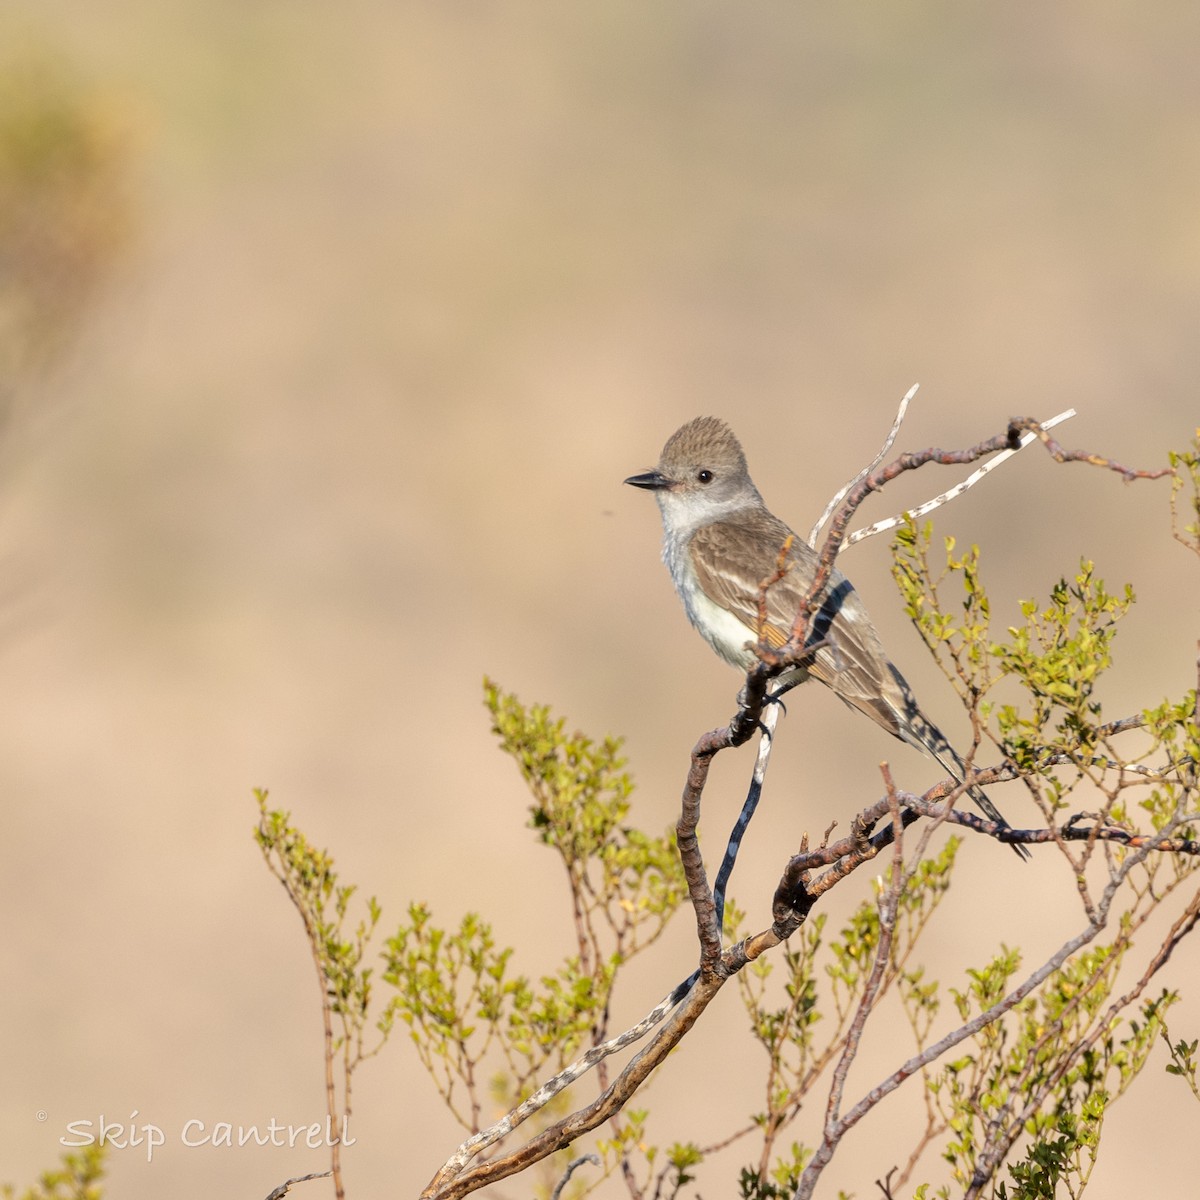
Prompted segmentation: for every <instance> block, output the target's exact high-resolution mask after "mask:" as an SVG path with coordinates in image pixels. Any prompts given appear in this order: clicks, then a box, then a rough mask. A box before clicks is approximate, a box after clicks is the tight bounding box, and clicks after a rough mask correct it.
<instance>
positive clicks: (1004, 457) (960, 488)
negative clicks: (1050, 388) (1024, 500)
mask: <svg viewBox="0 0 1200 1200" xmlns="http://www.w3.org/2000/svg"><path fill="white" fill-rule="evenodd" d="M1075 415H1076V413H1075V410H1074V409H1073V408H1068V409H1066V410H1065V411H1063V412H1060V413H1059V414H1058V416H1056V417H1051V418H1050V419H1049V420H1047V421H1043V422H1042V428H1043V429H1053V428H1054V426H1055V425H1061V424H1062V423H1063V422H1064V421H1069V420H1070V419H1071V418H1072V417H1073V416H1075ZM1036 437H1037V434H1035V433H1023V434H1022V435H1021V440H1020V445H1018V446H1017V447H1016V448H1015V449H1012V448H1010V449H1008V450H1001V451H1000V453H999V454H996V455H995V456H994V457H992V458H989V459H988V461H987V462H985V463H984V464H983V466H981V467H979V468H978V469H977V470H975V471H972V472H971V474H970V475H968V476H967V477H966V479H964V480H962V482H961V483H956V484H955V485H954V487H952V488H949V489H948V490H947V491H944V492H942V494H941V495H940V496H934V498H933V499H932V500H926V501H925V503H924V504H918V505H917V507H916V508H914V509H911V510H910V511H909V512H908V516H910V517H912V518H913V519H914V520H915V519H916V518H918V517H923V516H924V515H925V514H926V513H930V512H933V510H934V509H935V508H940V507H941V506H942V505H943V504H948V503H949V502H950V501H951V500H956V499H957V498H958V497H959V496H961V495H962V494H963V493H964V492H966V491H968V490H969V489H970V488H973V487H974V486H975V485H976V484H977V483H979V481H980V480H981V479H983V478H984V477H985V476H986V475H988V474H989V473H990V472H992V471H994V470H995V469H996V468H997V467H999V466H1000V465H1001V464H1003V463H1005V462H1007V461H1008V460H1009V459H1010V458H1012V456H1013V455H1014V454H1019V453H1020V452H1021V451H1022V450H1024V449H1025V447H1026V446H1028V445H1029V443H1030V442H1032V441H1033V440H1034V439H1035V438H1036ZM860 478H861V476H860ZM843 494H844V493H843ZM903 520H904V514H903V513H899V514H897V515H896V516H892V517H885V518H884V519H883V520H881V521H876V522H875V523H874V524H872V525H865V526H863V528H861V529H856V530H855V531H854V532H853V533H850V534H847V535H846V543H845V544H846V546H853V545H854V543H855V542H861V541H863V540H864V539H865V538H869V537H874V536H875V535H876V534H877V533H886V532H887V531H888V530H889V529H895V528H896V526H897V525H899V524H900V523H901V522H902V521H903Z"/></svg>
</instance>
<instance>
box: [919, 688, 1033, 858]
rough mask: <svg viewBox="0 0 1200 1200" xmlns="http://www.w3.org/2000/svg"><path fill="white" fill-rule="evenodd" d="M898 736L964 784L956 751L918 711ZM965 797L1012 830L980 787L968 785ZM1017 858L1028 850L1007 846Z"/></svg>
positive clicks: (964, 773) (963, 771)
mask: <svg viewBox="0 0 1200 1200" xmlns="http://www.w3.org/2000/svg"><path fill="white" fill-rule="evenodd" d="M900 736H901V737H902V738H903V739H904V740H905V741H906V742H908V744H909V745H910V746H912V747H914V748H915V749H917V750H923V751H924V752H925V753H926V754H928V755H929V756H930V757H931V758H932V759H934V761H936V762H937V763H938V764H939V765H940V766H941V767H942V769H943V770H945V771H947V772H948V773H949V774H950V775H951V776H953V777H954V778H955V779H957V780H958V782H959V783H966V780H967V765H966V763H964V762H963V760H962V759H961V758H960V757H959V756H958V752H957V751H956V750H955V749H954V747H953V746H951V745H950V743H949V742H948V741H947V740H946V735H945V734H943V733H942V731H941V730H940V729H939V728H938V727H937V726H936V725H935V724H934V723H933V722H932V721H931V720H930V719H929V718H928V717H927V716H925V714H924V713H923V712H921V710H920V709H916V708H914V709H913V710H912V711H910V712H909V713H907V714H906V715H905V718H904V719H903V720H902V721H901V722H900ZM967 795H968V796H970V797H971V800H972V801H973V802H974V804H975V806H976V808H978V809H979V811H980V812H982V813H983V815H984V816H985V817H987V819H988V820H989V821H994V822H995V823H996V824H997V825H998V826H999V827H1000V828H1001V829H1011V828H1012V826H1011V825H1009V823H1008V822H1007V821H1006V820H1005V819H1004V817H1003V816H1001V814H1000V810H999V809H998V808H997V807H996V806H995V804H993V803H992V801H991V800H990V799H989V798H988V796H987V794H986V793H985V792H984V790H983V789H982V788H980V787H975V786H973V785H972V786H970V787H968V788H967ZM1009 844H1010V845H1011V846H1012V848H1013V850H1014V851H1016V853H1017V856H1018V857H1019V858H1024V859H1027V858H1029V851H1028V850H1026V849H1025V847H1024V846H1019V845H1017V843H1016V842H1010V843H1009Z"/></svg>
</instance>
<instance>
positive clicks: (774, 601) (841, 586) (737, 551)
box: [689, 520, 903, 735]
mask: <svg viewBox="0 0 1200 1200" xmlns="http://www.w3.org/2000/svg"><path fill="white" fill-rule="evenodd" d="M790 532H791V531H790V530H789V529H788V528H787V526H785V525H784V524H783V523H782V522H781V521H774V520H773V521H771V522H770V523H767V522H764V521H761V520H758V521H755V522H753V523H751V522H745V523H743V522H739V521H736V520H724V521H720V522H718V523H716V524H714V525H708V526H705V527H704V528H702V529H699V530H697V531H696V532H695V533H694V534H693V536H692V540H691V544H690V547H689V548H690V550H691V556H692V565H693V567H694V568H695V572H696V581H697V582H698V583H699V585H700V587H701V589H702V590H703V591H704V594H705V595H706V596H707V597H708V598H709V599H710V600H711V601H712V602H713V603H714V604H717V605H720V607H722V608H724V609H726V610H728V611H729V612H731V613H732V614H733V615H734V616H736V617H737V618H738V620H739V621H741V622H742V624H743V625H745V626H746V628H747V631H748V637H753V636H754V635H755V634H758V633H760V632H761V636H762V637H763V638H764V639H765V641H766V643H767V645H768V646H770V647H771V648H772V649H779V648H780V647H782V646H783V645H784V644H785V643H786V642H787V640H788V637H789V636H790V634H791V631H792V624H793V622H794V621H795V619H796V613H797V612H798V611H799V609H800V605H801V604H802V603H803V602H804V599H805V597H806V596H807V594H808V590H809V588H810V587H811V586H812V581H813V578H814V576H815V574H816V565H817V556H816V554H815V552H814V551H813V550H812V548H811V547H810V546H809V545H808V544H807V543H806V542H803V541H800V540H799V539H794V540H793V542H792V545H791V547H790V549H789V551H788V555H787V559H786V563H787V568H788V569H787V573H786V574H785V575H783V577H782V578H780V579H778V580H776V581H775V582H774V583H771V584H770V586H769V587H768V588H767V590H766V623H765V625H763V627H762V629H761V631H760V630H759V623H760V609H759V600H760V596H761V595H762V590H763V584H764V583H766V582H767V581H768V580H769V579H771V577H772V576H773V575H774V574H775V573H776V569H777V566H778V563H779V555H780V551H781V550H782V549H783V546H784V543H785V540H786V539H787V537H788V536H789V534H790ZM807 640H808V642H809V643H810V644H812V643H817V642H821V643H824V645H822V647H821V649H819V650H817V652H816V653H815V654H814V656H813V658H812V660H811V661H810V662H809V663H808V664H806V670H807V671H808V673H809V674H810V675H813V676H815V677H816V678H817V679H819V680H820V681H821V682H822V683H824V684H826V685H828V686H829V687H830V688H832V689H833V690H834V691H835V692H836V693H837V694H838V695H839V696H840V697H841V698H842V700H844V701H845V702H846V703H847V704H849V705H850V706H851V707H852V708H856V709H858V710H859V711H860V712H863V713H865V714H866V715H867V716H869V717H870V718H871V719H872V720H873V721H876V722H877V723H878V724H879V725H881V726H882V727H883V728H884V729H886V730H887V731H888V732H889V733H891V734H894V735H898V730H899V721H898V716H899V715H900V713H902V712H903V694H902V692H901V690H900V688H899V686H898V685H897V682H896V679H895V672H894V669H893V668H892V667H891V664H890V663H889V662H888V658H887V655H886V653H885V652H884V650H883V647H882V645H881V644H880V642H879V637H878V635H877V634H876V632H875V627H874V626H873V625H872V624H871V618H870V616H869V615H868V614H867V611H866V609H865V608H864V606H863V604H862V601H861V600H859V598H858V595H857V593H856V592H855V591H854V588H853V587H852V586H851V584H850V582H849V580H847V579H846V578H845V577H844V576H843V575H842V574H841V572H839V571H835V572H833V574H832V575H831V577H830V582H829V585H828V587H827V589H826V593H825V597H824V600H823V603H822V605H821V607H820V609H818V610H817V612H816V613H815V614H814V616H813V620H812V622H811V624H810V627H809V631H808V638H807ZM897 706H899V707H897Z"/></svg>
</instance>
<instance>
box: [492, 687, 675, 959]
mask: <svg viewBox="0 0 1200 1200" xmlns="http://www.w3.org/2000/svg"><path fill="white" fill-rule="evenodd" d="M484 703H485V704H486V706H487V709H488V712H489V713H490V714H491V717H492V731H493V732H494V733H495V734H496V736H497V737H498V738H499V739H500V746H501V749H503V750H504V752H505V753H506V754H508V755H509V756H510V757H511V758H512V759H513V761H514V762H515V763H516V764H517V767H518V768H519V770H520V772H521V776H522V778H523V779H524V780H525V783H526V785H527V786H528V788H529V791H530V794H531V795H532V797H533V803H532V804H531V805H530V809H529V813H530V817H529V823H530V826H531V827H532V828H533V829H534V830H536V831H537V834H538V836H539V837H540V838H541V840H542V842H543V843H544V844H545V845H547V846H549V847H550V848H551V849H553V850H554V851H555V852H556V853H557V854H558V856H559V859H560V860H561V862H562V864H563V867H564V868H565V869H566V872H567V878H568V884H569V886H570V889H571V893H572V899H573V900H574V901H575V903H576V906H577V908H581V909H582V911H583V914H584V919H585V921H587V922H588V923H589V931H588V937H587V940H588V941H589V942H592V943H594V945H593V947H592V948H594V949H598V948H599V944H598V941H597V939H596V937H595V932H596V931H595V929H594V923H595V922H602V923H603V924H604V925H605V926H606V927H607V929H608V932H609V934H610V936H611V938H612V939H613V950H614V951H615V953H616V956H617V959H618V961H619V960H620V958H621V957H623V956H627V955H629V954H631V953H634V952H635V951H637V950H639V949H643V948H644V947H645V946H646V945H648V944H649V943H650V942H652V941H653V940H654V939H655V938H656V937H657V936H658V935H659V934H660V933H661V932H662V930H663V928H664V926H665V925H666V922H667V921H668V920H669V919H670V917H671V915H672V914H673V913H674V912H675V910H676V909H677V908H678V907H679V905H680V903H681V902H682V900H683V898H684V895H685V887H684V881H683V871H682V868H681V867H680V863H679V854H678V852H677V850H676V848H675V838H674V834H673V832H668V833H666V834H664V835H662V836H658V837H655V836H651V835H649V834H646V833H644V832H642V831H641V830H639V829H636V828H634V827H632V826H630V825H629V824H628V823H627V821H626V818H627V816H628V814H629V796H630V793H631V792H632V791H633V783H632V781H631V779H630V777H629V775H628V774H627V773H626V772H625V771H624V770H623V768H624V766H625V759H624V758H623V757H621V745H622V740H621V739H620V738H613V737H606V738H604V739H603V740H602V741H599V742H596V741H593V740H592V739H591V738H589V737H587V736H586V735H585V734H582V733H579V732H575V733H571V734H568V733H567V732H566V722H565V720H563V719H562V718H557V719H556V718H555V717H554V716H553V714H552V713H551V711H550V709H549V708H548V707H546V706H545V705H540V704H533V705H524V704H522V703H521V701H520V700H519V699H518V698H517V697H516V696H514V695H512V694H508V693H505V692H503V691H502V690H501V689H500V688H499V687H498V686H497V685H496V684H495V683H493V682H492V681H491V680H484ZM585 957H586V952H585Z"/></svg>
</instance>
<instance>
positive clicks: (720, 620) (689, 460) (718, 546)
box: [625, 417, 1029, 858]
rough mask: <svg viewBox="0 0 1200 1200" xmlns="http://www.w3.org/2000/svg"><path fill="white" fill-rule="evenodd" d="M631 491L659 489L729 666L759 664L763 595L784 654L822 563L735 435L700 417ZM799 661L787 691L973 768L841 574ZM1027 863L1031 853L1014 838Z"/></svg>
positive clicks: (677, 561)
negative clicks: (824, 697)
mask: <svg viewBox="0 0 1200 1200" xmlns="http://www.w3.org/2000/svg"><path fill="white" fill-rule="evenodd" d="M625 482H626V483H627V484H630V485H632V486H633V487H637V488H644V489H645V490H647V491H651V492H653V493H654V495H655V498H656V499H657V501H658V507H659V510H660V513H661V516H662V523H663V561H664V562H665V563H666V565H667V569H668V570H669V571H670V573H671V579H672V581H673V582H674V584H675V590H676V591H677V592H678V593H679V597H680V599H681V600H682V601H683V606H684V608H685V609H686V611H687V615H688V618H689V620H690V621H691V623H692V624H693V625H694V626H695V627H696V629H697V630H698V631H699V632H700V634H701V636H702V637H703V638H704V640H705V641H707V642H708V644H709V645H710V646H711V647H712V648H713V649H714V650H715V651H716V652H717V654H719V655H720V656H721V657H722V658H723V659H725V660H726V662H729V663H732V664H733V665H734V666H735V667H738V668H740V669H741V670H743V671H746V670H748V669H749V668H751V667H753V666H754V665H755V663H756V662H757V661H758V658H757V655H756V654H755V652H754V649H753V646H754V644H755V643H756V642H757V641H758V637H759V632H758V626H759V601H760V598H761V596H762V594H763V593H762V585H763V581H764V580H766V579H768V578H770V577H772V576H775V575H778V574H779V572H780V569H781V568H783V573H782V575H781V576H780V577H779V578H778V579H777V580H776V582H774V583H773V584H772V585H771V586H770V587H769V588H767V591H766V598H765V599H766V623H765V625H764V626H763V627H762V636H763V638H764V639H765V641H766V643H767V645H768V646H770V647H772V648H774V649H778V648H780V647H782V646H783V645H784V643H786V642H787V640H788V638H789V636H790V634H791V630H792V625H793V622H794V621H795V619H796V614H797V612H798V611H799V608H800V606H801V604H803V603H804V601H805V599H806V597H807V595H808V592H809V590H810V589H811V587H812V583H813V580H814V579H815V577H816V572H817V568H818V562H819V557H818V555H817V553H816V551H814V550H813V549H812V547H811V546H809V544H808V543H807V542H806V541H805V540H804V539H803V538H801V537H798V536H797V535H796V534H794V533H793V532H792V530H791V529H790V528H789V527H788V526H787V525H786V524H785V523H784V522H783V521H781V520H780V519H779V518H778V517H777V516H775V515H774V513H772V512H771V511H770V509H768V508H767V506H766V504H765V503H764V501H763V498H762V496H761V494H760V493H759V490H758V488H757V487H755V485H754V481H753V480H752V479H751V478H750V471H749V468H748V466H747V464H746V456H745V454H744V452H743V451H742V446H741V443H740V442H739V441H738V439H737V437H736V436H735V435H734V433H733V430H731V429H730V428H729V426H728V425H726V424H725V422H724V421H722V420H720V419H719V418H717V417H697V418H695V419H694V420H692V421H689V422H688V423H687V424H686V425H683V426H682V427H681V428H679V429H677V430H676V431H675V433H673V434H672V435H671V437H670V438H668V439H667V443H666V445H665V446H664V447H663V450H662V456H661V457H660V458H659V461H658V466H657V467H655V468H654V469H653V470H650V471H646V472H643V473H642V474H640V475H631V476H630V477H629V478H628V479H626V480H625ZM806 645H809V646H813V647H814V648H815V649H814V652H813V654H812V656H811V658H810V659H808V660H807V661H806V662H805V664H804V665H803V666H794V667H790V668H787V669H786V670H785V671H784V672H783V673H782V674H781V676H780V681H781V684H782V685H783V687H785V688H786V687H791V686H794V685H795V684H798V683H802V682H804V681H805V680H807V679H809V678H813V679H816V680H818V681H819V682H821V683H823V684H825V685H826V686H827V687H829V688H831V689H832V690H833V692H834V693H835V694H836V695H837V696H838V697H839V698H840V699H841V700H842V701H844V702H845V703H846V704H848V705H849V706H850V707H851V708H853V709H855V710H857V711H858V712H861V713H863V714H865V715H866V716H868V717H870V718H871V720H873V721H874V722H875V723H876V724H877V725H879V726H880V727H881V728H883V729H885V730H887V732H888V733H890V734H891V735H892V736H893V737H896V738H899V739H900V740H901V741H903V742H907V743H908V744H909V745H910V746H912V747H914V748H915V749H917V750H920V751H922V752H923V753H925V754H927V755H929V757H930V758H932V759H933V760H934V761H935V762H937V763H939V764H940V765H941V767H942V768H943V769H944V770H945V771H947V772H948V773H949V774H950V775H951V776H953V778H954V779H956V780H957V781H958V782H959V783H960V784H961V783H963V782H965V779H966V765H965V764H964V763H963V760H962V759H961V758H960V757H959V755H958V754H957V753H956V752H955V750H954V748H953V747H952V746H951V745H950V743H949V741H948V740H947V739H946V736H945V735H944V734H943V733H942V732H941V730H940V729H938V727H937V726H936V725H935V724H934V723H933V722H932V721H931V720H930V719H929V718H928V717H927V716H925V714H924V713H923V712H922V711H921V709H920V707H919V706H918V704H917V701H916V698H915V697H914V695H913V691H912V688H911V687H910V686H909V684H908V682H907V681H906V680H905V678H904V676H903V675H901V674H900V671H899V670H898V669H897V668H896V666H895V665H894V664H893V663H892V661H891V659H890V658H889V657H888V655H887V653H886V652H885V650H884V648H883V645H882V643H881V642H880V640H879V634H878V633H877V632H876V630H875V626H874V624H873V623H872V621H871V618H870V616H869V615H868V613H867V610H866V607H865V606H864V604H863V602H862V600H860V599H859V596H858V593H857V592H856V591H855V589H854V586H853V585H852V584H851V583H850V581H849V580H848V579H847V578H846V577H845V575H843V574H842V573H841V572H840V571H838V570H837V569H836V568H835V569H834V570H833V571H832V572H831V573H830V576H829V580H828V583H827V584H826V587H825V591H824V593H823V595H822V597H821V604H820V607H819V608H818V609H817V610H816V611H814V613H813V614H812V617H811V618H810V622H809V629H808V633H807V639H806ZM967 794H968V795H969V796H970V797H971V799H972V801H974V803H975V804H976V805H977V806H978V807H979V809H980V810H981V811H982V812H983V813H984V814H985V815H986V816H987V817H988V819H989V820H991V821H993V822H995V823H996V825H997V826H998V827H999V828H1000V829H1009V828H1010V826H1009V825H1008V823H1007V822H1006V821H1005V820H1004V818H1003V816H1001V814H1000V811H999V809H997V808H996V806H995V804H993V803H992V801H991V800H990V799H989V798H988V796H987V795H986V794H985V793H984V791H983V789H982V788H979V787H977V786H974V785H971V786H969V787H968V788H967ZM1012 847H1013V849H1014V850H1015V851H1016V852H1017V854H1018V855H1019V856H1020V857H1022V858H1028V857H1029V852H1028V851H1027V850H1026V849H1025V847H1023V846H1020V845H1017V844H1016V843H1012Z"/></svg>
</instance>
